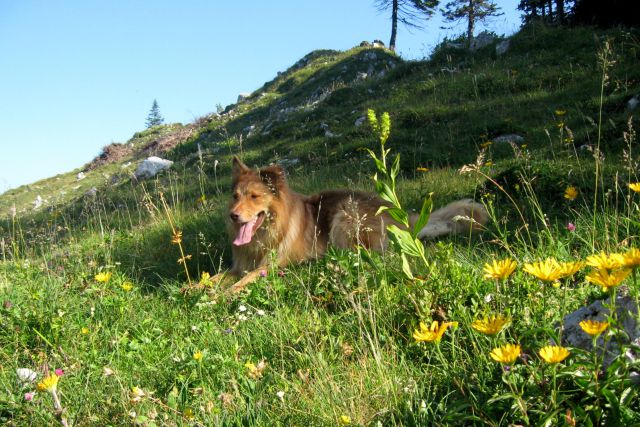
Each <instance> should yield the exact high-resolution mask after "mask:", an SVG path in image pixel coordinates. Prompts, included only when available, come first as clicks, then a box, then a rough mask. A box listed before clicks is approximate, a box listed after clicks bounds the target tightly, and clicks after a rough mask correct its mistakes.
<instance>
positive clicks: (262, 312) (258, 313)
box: [256, 310, 266, 316]
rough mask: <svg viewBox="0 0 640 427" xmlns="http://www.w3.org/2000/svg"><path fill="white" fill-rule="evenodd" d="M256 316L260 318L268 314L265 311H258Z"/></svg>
mask: <svg viewBox="0 0 640 427" xmlns="http://www.w3.org/2000/svg"><path fill="white" fill-rule="evenodd" d="M256 314H257V315H258V316H264V315H265V314H266V313H265V312H264V310H258V311H256Z"/></svg>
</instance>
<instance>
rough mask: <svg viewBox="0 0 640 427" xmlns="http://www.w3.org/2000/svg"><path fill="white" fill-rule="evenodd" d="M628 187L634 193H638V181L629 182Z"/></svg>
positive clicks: (639, 183)
mask: <svg viewBox="0 0 640 427" xmlns="http://www.w3.org/2000/svg"><path fill="white" fill-rule="evenodd" d="M629 188H630V189H631V190H633V191H635V192H636V193H640V182H630V183H629Z"/></svg>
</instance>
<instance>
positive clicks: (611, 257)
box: [587, 252, 624, 270]
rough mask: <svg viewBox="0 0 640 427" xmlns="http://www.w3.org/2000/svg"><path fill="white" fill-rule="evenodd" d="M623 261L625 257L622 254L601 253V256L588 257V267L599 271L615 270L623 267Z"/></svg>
mask: <svg viewBox="0 0 640 427" xmlns="http://www.w3.org/2000/svg"><path fill="white" fill-rule="evenodd" d="M623 260H624V257H623V255H622V254H618V253H612V254H607V253H604V252H600V253H599V254H596V255H590V256H588V257H587V265H590V266H591V267H595V268H597V269H598V270H614V269H616V268H618V267H622V265H623Z"/></svg>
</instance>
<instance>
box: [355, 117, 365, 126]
mask: <svg viewBox="0 0 640 427" xmlns="http://www.w3.org/2000/svg"><path fill="white" fill-rule="evenodd" d="M366 121H367V118H366V117H365V116H360V117H358V118H357V119H356V122H355V123H354V126H355V127H357V128H359V127H360V126H362V125H363V124H364V122H366Z"/></svg>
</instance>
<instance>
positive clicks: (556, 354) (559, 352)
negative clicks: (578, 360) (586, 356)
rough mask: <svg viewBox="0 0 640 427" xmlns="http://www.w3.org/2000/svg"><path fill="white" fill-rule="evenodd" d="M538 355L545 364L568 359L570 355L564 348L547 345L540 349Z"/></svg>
mask: <svg viewBox="0 0 640 427" xmlns="http://www.w3.org/2000/svg"><path fill="white" fill-rule="evenodd" d="M538 354H539V355H540V357H542V359H544V361H545V362H547V363H558V362H562V361H563V360H564V359H566V358H567V357H569V355H570V354H571V353H570V352H569V350H567V349H566V348H564V347H560V346H557V345H548V346H546V347H542V348H541V349H540V351H539V352H538Z"/></svg>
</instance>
